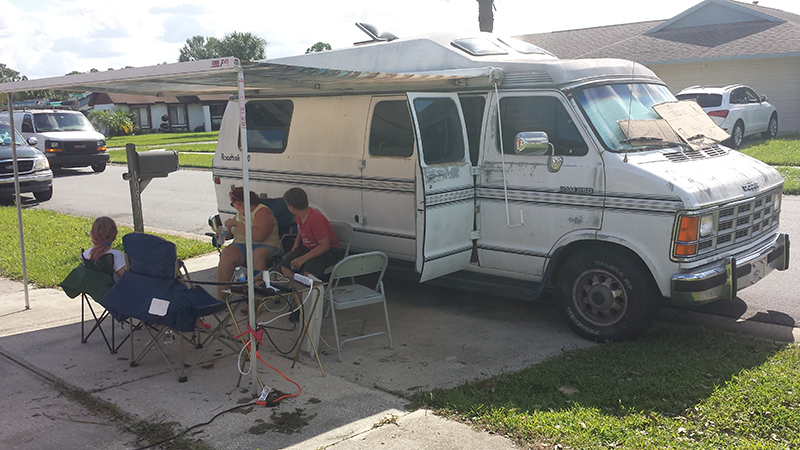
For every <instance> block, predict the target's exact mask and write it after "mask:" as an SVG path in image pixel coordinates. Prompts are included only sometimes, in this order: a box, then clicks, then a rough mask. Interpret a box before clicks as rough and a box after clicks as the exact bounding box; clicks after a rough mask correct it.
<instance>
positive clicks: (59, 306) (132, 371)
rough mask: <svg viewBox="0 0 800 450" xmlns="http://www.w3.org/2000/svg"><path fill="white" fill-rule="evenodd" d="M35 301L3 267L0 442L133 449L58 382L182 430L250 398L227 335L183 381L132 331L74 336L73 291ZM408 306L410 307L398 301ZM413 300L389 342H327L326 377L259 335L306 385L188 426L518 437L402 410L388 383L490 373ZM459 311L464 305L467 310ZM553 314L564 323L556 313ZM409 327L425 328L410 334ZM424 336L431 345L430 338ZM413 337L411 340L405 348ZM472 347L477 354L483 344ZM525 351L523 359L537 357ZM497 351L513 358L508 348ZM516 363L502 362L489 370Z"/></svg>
mask: <svg viewBox="0 0 800 450" xmlns="http://www.w3.org/2000/svg"><path fill="white" fill-rule="evenodd" d="M216 262H217V256H216V255H211V256H208V257H202V258H198V259H195V260H190V261H188V262H187V263H188V265H189V269H190V271H191V272H192V274H193V278H195V279H211V278H212V276H213V269H214V268H215V265H216ZM30 303H31V308H30V309H29V310H25V309H24V304H25V303H24V294H23V291H22V283H18V282H12V281H9V280H3V279H0V318H1V320H0V377H1V378H0V386H1V387H2V389H3V392H6V393H8V394H7V395H6V396H5V398H4V399H2V400H0V429H2V430H3V431H2V432H0V448H3V449H14V450H17V449H20V450H28V449H30V450H33V449H37V450H47V449H51V448H52V449H62V448H68V449H83V448H85V449H95V448H109V449H132V448H137V447H138V446H142V445H144V444H145V443H143V442H137V440H136V439H137V438H136V436H135V435H133V434H132V433H128V432H123V431H121V430H119V429H118V428H117V427H116V426H115V425H114V423H112V421H111V420H110V417H108V414H103V413H100V414H97V413H91V412H89V411H87V409H86V408H84V407H83V406H82V405H80V404H79V403H76V402H72V401H69V400H68V399H66V398H65V397H64V396H61V395H59V392H58V390H57V389H55V388H54V387H53V382H62V383H64V384H65V385H67V386H71V387H75V388H79V389H82V390H83V391H86V392H89V393H91V395H93V396H95V397H96V398H99V399H102V400H105V401H108V402H111V403H113V404H116V405H117V406H118V407H119V408H121V409H122V410H123V411H125V412H126V413H128V414H130V415H132V416H133V417H135V418H137V419H138V420H149V421H155V422H158V421H175V422H177V423H179V424H180V425H179V426H178V429H181V430H182V429H185V428H187V427H190V426H192V425H195V424H200V423H204V422H207V421H208V420H210V419H211V418H212V417H213V416H214V415H216V414H218V413H220V412H222V411H225V410H227V409H230V408H233V407H236V406H239V405H242V404H245V403H249V402H251V401H252V397H251V392H252V389H251V386H250V376H245V377H242V382H241V386H239V387H236V383H237V379H238V373H237V370H236V358H237V356H236V355H234V354H232V353H233V352H232V351H230V350H229V349H227V348H226V347H224V346H222V345H219V344H213V346H212V348H211V349H210V351H209V352H207V354H206V356H205V359H206V360H207V361H205V362H203V363H201V365H199V366H198V367H197V368H196V369H195V370H194V371H193V372H192V373H191V374H190V375H189V380H188V382H186V383H178V381H177V380H176V379H175V377H174V376H173V374H172V372H170V371H169V370H168V369H167V368H166V366H165V364H164V363H163V361H162V360H161V357H160V355H158V354H157V353H156V352H151V353H150V354H148V356H146V357H145V359H144V360H143V361H142V363H141V364H140V365H139V366H138V367H129V359H130V355H129V351H130V350H129V347H128V344H127V343H126V344H125V345H124V346H123V347H122V348H121V349H120V352H119V353H117V354H115V355H111V354H109V352H108V349H107V348H106V346H105V343H104V342H103V340H102V337H101V336H95V335H93V336H92V337H91V338H90V340H89V342H88V343H86V344H81V343H80V342H79V341H80V324H79V321H80V300H79V299H69V298H68V297H67V296H66V295H65V294H64V293H63V292H62V291H60V290H58V289H31V290H30ZM412 303H413V302H412ZM409 307H410V308H411V310H413V311H405V310H406V309H407V308H409ZM419 308H420V306H419V305H414V304H411V305H401V304H395V305H391V304H390V319H391V320H392V325H393V329H392V331H393V337H394V339H395V350H394V351H392V350H389V349H388V347H385V345H386V343H385V342H382V341H381V340H380V339H378V338H376V339H368V340H364V341H357V342H363V343H364V344H363V345H353V346H351V347H349V348H346V350H345V352H346V353H344V352H343V359H344V361H343V362H341V363H340V362H338V360H337V357H336V351H335V350H334V351H333V352H331V351H330V350H325V351H323V352H322V355H321V359H322V365H323V367H324V368H325V371H326V376H325V377H322V376H321V374H320V371H319V368H318V367H317V364H316V361H315V360H314V359H313V358H310V357H309V356H308V355H305V354H303V355H301V358H300V360H301V361H300V362H301V364H298V365H297V366H295V368H294V369H292V368H291V359H287V358H285V357H281V356H278V354H277V353H276V352H275V351H274V349H268V348H266V347H267V345H265V346H264V347H262V356H263V357H264V359H265V361H267V362H268V363H269V364H271V365H273V366H275V367H276V368H277V369H279V370H280V371H282V372H283V373H284V374H286V376H287V377H289V378H290V379H292V380H294V381H296V382H297V383H298V384H300V386H301V387H302V394H301V395H300V396H298V397H296V398H289V399H286V400H284V401H282V402H281V403H280V404H279V405H278V406H277V407H275V408H264V407H260V406H249V407H246V408H240V409H238V410H235V411H232V412H228V413H224V414H222V415H220V416H219V417H218V418H216V419H215V420H214V421H213V422H212V423H211V424H209V425H204V426H201V427H199V428H198V429H196V430H193V434H192V435H191V437H193V438H197V439H202V440H203V441H204V442H205V443H207V444H208V445H210V446H212V447H213V448H217V449H256V448H258V449H261V450H265V449H282V448H290V449H317V448H330V449H334V450H339V449H374V448H386V449H454V450H455V449H476V450H477V449H510V448H514V444H513V443H512V442H511V441H510V440H508V439H506V438H503V437H500V436H497V435H491V434H489V433H486V432H478V431H475V430H473V429H471V428H470V427H468V426H467V425H464V424H461V423H458V422H454V421H451V420H447V419H444V418H441V417H438V416H435V415H433V414H431V413H430V412H429V411H425V410H418V411H413V412H409V411H407V410H406V407H407V404H408V403H407V401H406V400H404V399H402V398H400V397H398V396H396V395H392V394H389V393H388V392H390V391H391V392H408V391H414V390H417V389H430V388H432V387H449V386H452V385H456V384H459V383H461V382H464V381H467V380H469V379H472V378H475V376H477V375H475V376H473V372H472V371H473V370H476V369H477V370H479V371H481V376H490V375H491V374H490V373H485V372H488V371H489V370H491V369H487V367H485V366H486V364H485V363H484V364H480V365H479V366H478V367H471V368H469V369H468V370H464V367H463V366H467V365H468V364H469V363H468V362H467V361H463V359H469V357H466V358H465V357H464V356H458V357H453V358H448V357H440V356H438V355H436V354H435V351H436V349H441V348H442V347H444V348H445V349H447V351H449V350H450V349H448V347H449V344H448V345H439V346H437V345H435V342H436V341H437V340H439V339H440V337H439V336H437V334H438V332H436V331H435V329H436V328H438V327H437V326H431V324H430V323H429V321H430V320H431V319H427V320H419V321H417V323H415V322H414V321H413V320H411V321H409V322H411V323H412V324H413V326H414V327H417V326H422V327H429V330H428V331H420V330H419V329H417V330H416V331H409V330H408V329H407V326H406V325H405V324H404V323H403V322H405V321H406V319H407V317H404V316H406V314H412V315H420V314H425V312H423V311H420V310H419ZM468 308H469V305H467V309H468ZM423 309H424V308H423ZM451 312H452V311H451ZM465 312H466V310H462V311H461V312H460V313H459V314H462V313H463V314H464V319H465V320H467V321H469V320H470V317H469V313H465ZM427 313H428V314H429V315H432V314H430V311H428V312H427ZM484 315H485V314H484ZM432 320H433V321H434V322H435V321H438V320H441V318H436V317H434V318H433V319H432ZM550 322H551V324H552V323H556V324H559V325H560V322H558V321H557V320H553V319H552V318H551V319H550ZM445 323H446V322H445ZM463 325H464V324H462V326H463ZM530 326H531V324H527V326H526V328H527V327H530ZM444 331H445V332H446V333H447V332H449V333H450V334H449V335H448V334H445V336H449V337H450V338H454V339H460V338H463V336H459V334H458V332H456V331H454V330H444ZM467 331H469V330H467ZM540 331H541V330H540ZM553 331H555V332H556V334H559V332H558V330H553V329H547V327H545V332H548V333H549V332H553ZM408 333H411V334H410V336H414V333H416V334H417V335H420V334H422V336H420V338H419V339H408V336H409V334H408ZM565 333H568V331H565ZM137 334H138V335H139V336H138V338H137V339H138V340H137V346H138V348H141V346H142V345H144V343H145V342H146V340H144V337H143V335H144V333H137ZM468 334H469V333H468ZM117 336H118V337H119V336H120V334H118V335H117ZM122 336H123V337H124V334H122ZM322 337H323V339H325V340H330V341H331V342H332V339H333V335H332V326H331V324H330V319H325V320H324V321H323V329H322ZM563 338H564V336H561V338H560V339H559V340H558V342H559V344H558V348H549V349H548V350H549V351H553V352H559V351H560V348H562V347H563V346H564V345H569V344H567V343H565V342H564V340H563ZM573 339H574V340H575V341H578V340H577V338H573ZM424 341H429V343H433V344H434V346H433V347H426V346H425V345H423V342H424ZM578 342H579V341H578ZM455 344H457V347H461V346H464V345H471V344H470V343H469V342H456V343H455ZM584 345H586V344H584ZM409 346H413V348H414V350H413V351H409V349H408V347H409ZM186 348H189V347H188V346H187V347H186ZM173 349H174V347H173ZM487 350H489V349H487ZM192 351H196V350H192ZM418 352H422V353H421V354H422V355H424V356H421V359H420V357H416V356H414V357H412V356H411V354H412V353H418ZM473 352H474V350H473ZM475 353H477V354H478V356H479V357H480V355H481V354H482V352H481V351H478V352H475ZM501 353H502V352H501ZM512 353H513V352H512ZM527 353H529V352H527ZM505 356H506V357H507V356H508V355H505ZM528 357H530V355H528ZM512 359H513V358H512ZM525 359H526V362H523V363H522V364H524V365H529V364H530V363H532V361H530V360H528V358H525ZM173 360H174V359H173ZM503 360H505V361H506V364H508V358H505V357H504V358H503ZM427 361H430V362H431V363H430V364H429V363H428V362H427ZM434 361H437V362H434ZM501 365H502V364H501ZM511 369H512V368H511V367H508V366H507V365H505V366H502V367H501V366H498V367H496V368H495V369H494V370H495V371H497V372H499V371H503V370H511ZM259 373H260V374H261V377H262V380H263V381H264V382H265V383H266V384H267V385H269V386H271V387H272V388H273V389H277V390H279V391H282V392H284V393H295V392H296V391H297V388H296V387H295V386H294V385H292V384H290V383H287V382H286V381H285V380H284V379H283V378H281V377H280V376H279V375H277V374H276V373H275V372H273V371H271V370H270V369H268V368H266V367H264V366H263V365H262V366H261V367H260V368H259ZM376 387H377V388H376ZM194 433H197V434H194Z"/></svg>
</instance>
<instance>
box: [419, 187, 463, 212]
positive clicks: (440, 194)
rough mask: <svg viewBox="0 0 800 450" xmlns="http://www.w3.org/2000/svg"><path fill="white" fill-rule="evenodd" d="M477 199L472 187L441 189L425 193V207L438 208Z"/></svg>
mask: <svg viewBox="0 0 800 450" xmlns="http://www.w3.org/2000/svg"><path fill="white" fill-rule="evenodd" d="M474 197H475V189H474V188H473V187H472V186H458V187H455V188H450V189H440V190H436V191H431V192H426V193H425V206H426V207H427V208H438V207H442V206H446V205H452V204H456V203H463V202H466V201H471V200H472V199H473V198H474Z"/></svg>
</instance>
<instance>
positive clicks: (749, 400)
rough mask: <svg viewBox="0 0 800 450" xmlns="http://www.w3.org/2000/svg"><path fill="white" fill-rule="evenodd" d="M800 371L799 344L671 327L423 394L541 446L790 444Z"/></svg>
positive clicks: (799, 410) (798, 438)
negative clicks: (633, 339)
mask: <svg viewBox="0 0 800 450" xmlns="http://www.w3.org/2000/svg"><path fill="white" fill-rule="evenodd" d="M531 345H535V343H532V344H531ZM798 373H800V346H798V344H796V343H793V344H776V343H774V342H770V341H766V340H761V339H758V338H754V337H750V336H746V335H739V334H730V333H726V332H722V331H717V330H713V329H701V328H690V327H670V328H665V329H659V330H651V331H650V332H648V333H647V334H646V335H645V336H643V337H642V338H640V339H637V340H636V341H635V342H626V343H615V344H602V345H598V346H595V347H592V348H589V349H583V350H573V351H569V352H566V353H563V354H561V355H559V356H556V357H553V358H550V359H548V360H547V361H545V362H543V363H541V364H538V365H536V366H532V367H529V368H527V369H524V370H521V371H519V372H514V373H508V374H505V375H501V376H497V377H494V378H490V379H488V380H484V381H477V382H474V383H467V384H464V385H462V386H459V387H456V388H454V389H447V390H434V391H431V392H426V393H421V394H419V395H417V398H416V399H417V400H418V401H419V402H420V403H421V404H422V405H424V406H426V407H429V408H434V409H437V410H439V411H440V412H442V413H444V414H449V415H454V416H456V417H459V418H462V419H465V420H467V421H470V422H473V423H474V424H476V425H479V426H480V427H481V428H487V429H490V430H493V431H496V432H497V433H499V434H503V435H508V436H510V437H512V438H513V439H516V440H518V441H519V442H522V443H524V444H527V445H530V446H531V447H532V448H536V449H539V448H553V447H552V446H555V445H561V446H562V447H560V448H575V449H609V448H613V449H653V450H656V449H663V448H672V449H722V448H724V449H742V450H746V449H747V450H749V449H789V448H800V433H798V424H800V376H798ZM543 445H549V446H547V447H545V446H543ZM556 448H558V447H556Z"/></svg>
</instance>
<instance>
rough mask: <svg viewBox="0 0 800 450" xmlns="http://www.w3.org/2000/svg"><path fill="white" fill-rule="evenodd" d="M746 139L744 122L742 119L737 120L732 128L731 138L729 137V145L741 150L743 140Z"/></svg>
mask: <svg viewBox="0 0 800 450" xmlns="http://www.w3.org/2000/svg"><path fill="white" fill-rule="evenodd" d="M743 140H744V123H742V121H741V120H737V121H736V124H735V125H733V129H732V130H731V138H730V139H728V145H729V146H730V147H731V148H734V149H736V150H739V147H741V146H742V141H743Z"/></svg>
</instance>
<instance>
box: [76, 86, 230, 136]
mask: <svg viewBox="0 0 800 450" xmlns="http://www.w3.org/2000/svg"><path fill="white" fill-rule="evenodd" d="M227 105H228V96H227V95H185V96H151V95H131V94H117V93H102V92H93V93H92V94H91V98H90V100H89V108H90V109H92V110H95V111H103V110H109V109H114V108H118V109H121V110H123V111H132V112H134V113H135V114H134V116H133V117H134V122H135V123H136V125H138V126H139V127H140V128H141V129H142V131H143V132H148V131H158V130H162V131H166V130H175V131H212V130H219V125H220V123H221V122H222V115H223V114H224V113H225V107H226V106H227Z"/></svg>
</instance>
